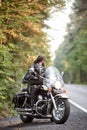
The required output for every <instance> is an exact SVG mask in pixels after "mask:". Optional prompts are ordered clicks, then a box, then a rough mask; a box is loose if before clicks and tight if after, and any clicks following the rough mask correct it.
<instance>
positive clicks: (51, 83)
mask: <svg viewBox="0 0 87 130" xmlns="http://www.w3.org/2000/svg"><path fill="white" fill-rule="evenodd" d="M41 78H43V85H41V92H40V93H39V94H38V97H37V102H36V103H35V104H34V110H33V111H32V108H31V94H30V92H29V87H27V88H23V89H21V91H20V92H19V93H16V94H15V95H14V96H13V103H14V108H15V110H16V111H17V113H18V114H19V115H20V119H21V120H22V121H23V122H24V123H29V122H32V121H33V119H34V118H38V119H41V118H43V119H44V118H49V119H50V120H51V121H54V122H55V123H56V124H63V123H65V122H66V120H67V119H68V117H69V113H70V103H69V101H68V97H67V96H66V90H65V89H64V87H63V86H64V82H63V78H62V75H61V74H60V72H59V71H58V69H57V68H56V67H53V66H50V67H48V68H47V69H46V71H45V77H41Z"/></svg>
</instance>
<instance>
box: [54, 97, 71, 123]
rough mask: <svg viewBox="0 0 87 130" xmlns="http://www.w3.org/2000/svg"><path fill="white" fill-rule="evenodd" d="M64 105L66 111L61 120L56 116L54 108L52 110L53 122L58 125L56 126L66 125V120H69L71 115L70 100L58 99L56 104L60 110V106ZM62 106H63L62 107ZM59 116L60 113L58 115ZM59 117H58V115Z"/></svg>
mask: <svg viewBox="0 0 87 130" xmlns="http://www.w3.org/2000/svg"><path fill="white" fill-rule="evenodd" d="M60 103H62V104H63V106H64V110H63V114H62V116H61V117H62V118H60V119H59V117H56V116H55V114H54V113H55V110H54V107H53V109H52V120H53V121H54V122H55V123H56V124H64V123H65V122H66V120H67V119H68V117H69V114H70V103H69V101H68V99H58V100H57V102H56V104H57V108H58V105H59V104H60ZM62 104H61V105H62ZM58 114H59V113H58ZM57 116H58V115H57Z"/></svg>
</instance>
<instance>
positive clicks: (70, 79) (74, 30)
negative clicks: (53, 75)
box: [54, 0, 87, 84]
mask: <svg viewBox="0 0 87 130" xmlns="http://www.w3.org/2000/svg"><path fill="white" fill-rule="evenodd" d="M70 20H71V22H70V23H69V24H68V25H67V35H66V36H65V38H64V42H63V43H62V44H61V45H60V47H59V48H58V49H57V51H56V58H55V61H54V62H55V63H54V64H55V66H56V67H57V68H58V69H60V71H64V72H65V75H64V79H65V82H66V83H73V84H87V1H86V0H75V2H74V4H73V13H72V14H71V15H70Z"/></svg>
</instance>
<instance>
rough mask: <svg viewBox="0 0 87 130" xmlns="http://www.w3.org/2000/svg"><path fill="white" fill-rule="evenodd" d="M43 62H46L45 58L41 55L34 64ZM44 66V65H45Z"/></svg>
mask: <svg viewBox="0 0 87 130" xmlns="http://www.w3.org/2000/svg"><path fill="white" fill-rule="evenodd" d="M42 60H46V58H45V56H43V55H39V56H38V57H37V59H36V60H35V61H34V64H36V63H40V62H41V61H42ZM43 66H44V65H43Z"/></svg>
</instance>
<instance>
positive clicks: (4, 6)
mask: <svg viewBox="0 0 87 130" xmlns="http://www.w3.org/2000/svg"><path fill="white" fill-rule="evenodd" d="M57 5H59V7H60V6H63V5H64V2H63V0H3V1H2V2H1V1H0V117H3V116H4V117H6V116H8V115H9V114H10V113H12V109H11V104H12V103H11V100H12V96H13V93H15V92H16V91H18V90H19V88H20V81H21V77H22V76H23V74H24V73H25V72H26V69H27V68H28V66H29V65H30V64H31V63H32V62H33V61H34V59H35V58H36V57H37V56H38V55H39V54H44V55H45V56H46V57H47V59H48V60H47V62H48V61H49V58H50V57H49V52H48V45H47V39H46V34H45V33H43V32H42V28H43V27H45V25H44V19H46V18H47V17H48V16H49V12H50V9H51V7H52V6H56V7H57Z"/></svg>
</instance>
